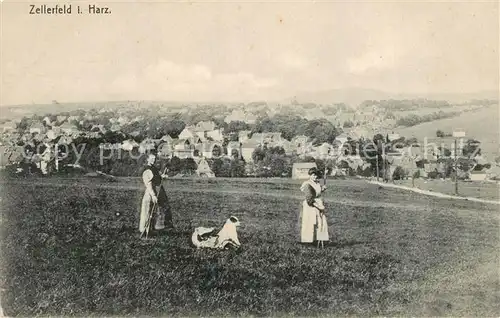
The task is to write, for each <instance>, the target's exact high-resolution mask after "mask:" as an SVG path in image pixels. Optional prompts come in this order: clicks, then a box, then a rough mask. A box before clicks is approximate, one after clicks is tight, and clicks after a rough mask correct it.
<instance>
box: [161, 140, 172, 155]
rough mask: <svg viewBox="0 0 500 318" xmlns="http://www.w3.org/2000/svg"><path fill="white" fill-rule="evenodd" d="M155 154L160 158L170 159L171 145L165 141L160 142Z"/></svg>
mask: <svg viewBox="0 0 500 318" xmlns="http://www.w3.org/2000/svg"><path fill="white" fill-rule="evenodd" d="M157 153H158V156H159V157H160V158H171V157H172V156H173V154H174V147H173V143H172V142H167V141H160V144H159V145H158V150H157Z"/></svg>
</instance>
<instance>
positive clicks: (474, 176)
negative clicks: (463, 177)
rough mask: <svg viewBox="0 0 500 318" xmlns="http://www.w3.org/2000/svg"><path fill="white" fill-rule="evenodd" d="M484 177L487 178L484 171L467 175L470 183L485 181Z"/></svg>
mask: <svg viewBox="0 0 500 318" xmlns="http://www.w3.org/2000/svg"><path fill="white" fill-rule="evenodd" d="M486 176H487V173H486V171H483V170H481V171H475V170H473V171H471V172H470V173H469V178H470V179H471V181H485V180H486Z"/></svg>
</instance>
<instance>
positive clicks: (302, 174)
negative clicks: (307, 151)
mask: <svg viewBox="0 0 500 318" xmlns="http://www.w3.org/2000/svg"><path fill="white" fill-rule="evenodd" d="M311 168H317V166H316V163H315V162H296V163H294V164H293V167H292V179H308V178H309V169H311Z"/></svg>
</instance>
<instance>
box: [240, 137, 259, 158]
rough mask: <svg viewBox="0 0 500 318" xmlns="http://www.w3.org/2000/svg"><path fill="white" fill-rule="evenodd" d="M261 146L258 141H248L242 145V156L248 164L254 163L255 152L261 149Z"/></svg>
mask: <svg viewBox="0 0 500 318" xmlns="http://www.w3.org/2000/svg"><path fill="white" fill-rule="evenodd" d="M260 145H261V144H260V142H258V141H255V140H247V141H245V142H242V143H241V148H240V149H241V156H242V157H243V160H245V161H246V162H252V161H253V159H252V154H253V152H254V150H255V149H256V148H257V147H259V146H260Z"/></svg>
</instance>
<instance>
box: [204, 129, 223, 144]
mask: <svg viewBox="0 0 500 318" xmlns="http://www.w3.org/2000/svg"><path fill="white" fill-rule="evenodd" d="M223 132H224V130H223V129H214V130H210V131H207V132H205V134H206V137H207V138H212V140H214V141H220V142H222V141H223V140H224V135H223Z"/></svg>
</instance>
